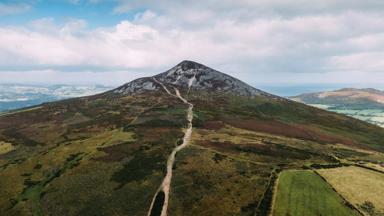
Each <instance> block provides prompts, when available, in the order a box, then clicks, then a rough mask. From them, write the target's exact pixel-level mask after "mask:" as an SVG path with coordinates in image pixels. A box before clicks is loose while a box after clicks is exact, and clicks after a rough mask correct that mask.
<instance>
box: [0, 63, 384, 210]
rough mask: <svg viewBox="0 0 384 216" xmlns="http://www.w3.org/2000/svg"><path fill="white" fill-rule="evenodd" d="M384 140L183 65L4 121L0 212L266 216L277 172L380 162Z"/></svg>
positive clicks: (379, 133) (383, 134) (332, 116)
mask: <svg viewBox="0 0 384 216" xmlns="http://www.w3.org/2000/svg"><path fill="white" fill-rule="evenodd" d="M383 140H384V129H383V128H380V127H377V126H374V125H371V124H369V123H366V122H363V121H360V120H357V119H354V118H350V117H347V116H344V115H339V114H336V113H333V112H328V111H325V110H321V109H318V108H315V107H311V106H307V105H304V104H301V103H298V102H294V101H291V100H288V99H284V98H280V97H278V96H275V95H271V94H268V93H266V92H263V91H261V90H258V89H255V88H253V87H251V86H249V85H247V84H246V83H244V82H242V81H240V80H238V79H236V78H234V77H231V76H229V75H226V74H224V73H221V72H219V71H215V70H213V69H211V68H208V67H206V66H204V65H202V64H199V63H196V62H192V61H183V62H181V63H179V64H178V65H176V66H175V67H173V68H172V69H170V70H168V71H166V72H164V73H161V74H158V75H155V76H153V77H145V78H140V79H137V80H134V81H132V82H129V83H127V84H124V85H122V86H120V87H118V88H116V89H113V90H110V91H107V92H104V93H101V94H97V95H93V96H86V97H80V98H73V99H67V100H62V101H57V102H51V103H45V104H41V105H37V106H35V107H29V108H27V109H21V110H17V111H15V112H11V113H7V114H3V115H1V116H0V215H31V214H32V215H153V216H156V215H167V213H169V215H201V216H204V215H207V216H208V215H255V214H257V215H267V214H268V213H269V212H270V210H271V209H270V208H272V207H271V202H272V195H271V193H272V192H271V191H272V190H273V185H274V182H275V180H276V178H277V174H278V173H279V172H280V171H282V170H290V169H294V170H297V169H303V168H306V169H309V168H311V169H312V168H315V167H322V166H325V167H326V166H330V167H332V166H341V165H342V164H346V163H350V164H352V163H357V162H362V161H370V162H372V163H373V162H375V163H379V162H380V161H383V157H384V156H382V153H383V151H384V145H383V142H382V141H383ZM340 205H344V204H340Z"/></svg>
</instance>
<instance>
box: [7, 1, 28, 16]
mask: <svg viewBox="0 0 384 216" xmlns="http://www.w3.org/2000/svg"><path fill="white" fill-rule="evenodd" d="M30 9H31V6H30V5H28V4H23V3H16V4H14V3H12V4H11V3H1V2H0V16H5V15H11V14H18V13H23V12H26V11H28V10H30Z"/></svg>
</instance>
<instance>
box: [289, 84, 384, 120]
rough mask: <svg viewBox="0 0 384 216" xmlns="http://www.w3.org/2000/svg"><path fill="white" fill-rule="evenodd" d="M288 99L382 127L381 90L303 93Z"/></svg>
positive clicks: (383, 118) (383, 112)
mask: <svg viewBox="0 0 384 216" xmlns="http://www.w3.org/2000/svg"><path fill="white" fill-rule="evenodd" d="M290 99H292V100H295V101H298V102H302V103H305V104H309V105H312V106H316V107H318V108H324V109H327V110H330V111H334V112H338V113H342V114H346V115H349V116H352V117H354V118H358V119H360V120H364V121H367V122H370V123H372V124H376V125H379V126H382V127H384V91H381V90H377V89H373V88H364V89H356V88H343V89H339V90H335V91H324V92H315V93H305V94H301V95H297V96H293V97H290Z"/></svg>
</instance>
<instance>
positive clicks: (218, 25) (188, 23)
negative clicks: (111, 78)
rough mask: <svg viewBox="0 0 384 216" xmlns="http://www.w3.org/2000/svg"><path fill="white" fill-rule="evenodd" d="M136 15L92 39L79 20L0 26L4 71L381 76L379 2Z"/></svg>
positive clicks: (186, 7) (185, 8)
mask: <svg viewBox="0 0 384 216" xmlns="http://www.w3.org/2000/svg"><path fill="white" fill-rule="evenodd" d="M137 7H144V8H148V9H147V10H146V11H143V12H141V13H137V14H136V15H135V16H134V18H133V19H132V20H123V21H121V22H119V23H118V24H116V25H115V26H111V27H107V28H97V29H91V30H89V29H88V27H87V23H86V22H85V21H84V20H78V19H73V20H69V21H68V22H67V23H65V24H62V25H58V24H57V23H55V21H54V19H53V18H43V19H40V20H35V21H31V22H30V25H29V26H28V27H23V28H22V27H17V28H16V27H0V70H1V69H3V70H9V68H20V67H22V68H28V67H30V68H34V69H36V70H45V69H46V68H51V69H52V70H54V71H59V70H62V69H63V68H64V69H67V68H68V67H69V68H71V70H72V71H73V70H75V69H76V68H82V69H85V70H86V71H89V70H91V69H95V68H96V69H97V70H99V71H100V70H106V71H113V70H120V71H121V70H124V71H130V72H126V73H133V74H135V71H143V70H145V71H148V73H147V74H148V75H149V74H150V73H154V72H161V71H163V70H165V69H167V68H168V67H171V66H173V65H174V64H176V63H178V62H179V61H181V60H183V59H191V60H196V61H199V62H202V63H205V64H207V65H209V66H212V67H214V68H217V69H220V70H222V71H223V72H228V73H231V74H232V75H234V76H238V77H240V78H245V79H246V80H252V78H253V79H258V80H262V81H263V82H270V81H271V82H273V81H276V80H280V78H282V79H283V80H284V79H287V80H288V81H289V80H290V81H291V82H296V81H297V80H303V81H304V80H307V81H308V80H314V81H322V82H327V79H332V78H331V77H332V76H333V77H338V78H341V77H343V76H346V75H347V76H348V79H351V78H356V79H358V81H361V82H364V81H366V82H370V81H371V79H373V80H382V79H380V77H384V76H383V75H382V74H383V72H382V68H383V66H384V62H383V61H382V60H381V59H383V57H384V54H383V53H384V33H383V29H384V14H383V13H382V11H381V10H380V8H381V9H382V8H383V7H384V2H382V1H375V0H367V1H364V2H362V1H360V0H348V1H347V0H336V1H334V0H332V1H331V0H324V1H321V2H317V3H313V2H311V1H307V0H284V1H283V0H268V1H267V0H259V1H251V0H243V1H235V2H234V1H229V0H220V1H218V0H207V1H205V2H204V3H199V4H198V3H196V2H195V1H187V0H184V1H177V2H176V1H165V0H159V1H155V2H153V1H145V0H144V1H143V0H142V1H123V0H122V1H120V4H119V5H118V6H117V7H116V8H115V12H117V13H124V12H126V11H128V10H132V9H135V8H137ZM74 68H75V69H74ZM64 69H63V70H64ZM63 73H64V72H63ZM67 73H69V72H67ZM78 73H81V72H78ZM122 73H123V72H122ZM321 74H323V75H324V76H321ZM361 74H365V76H362V75H361ZM0 76H1V74H0ZM129 77H131V74H129ZM277 77H279V78H277ZM364 77H365V78H364ZM119 78H120V77H119ZM100 80H101V81H102V79H100ZM337 80H338V79H336V81H337ZM280 81H282V80H280ZM332 81H335V80H332ZM341 81H343V80H340V82H341ZM383 82H384V81H383Z"/></svg>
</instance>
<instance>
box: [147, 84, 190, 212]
mask: <svg viewBox="0 0 384 216" xmlns="http://www.w3.org/2000/svg"><path fill="white" fill-rule="evenodd" d="M153 80H154V81H155V82H156V83H158V84H160V85H161V86H162V87H163V89H164V90H165V91H166V92H167V93H168V94H169V95H171V96H174V97H177V98H179V99H180V100H181V101H183V103H185V104H187V105H188V113H187V120H188V127H187V129H186V130H185V134H184V137H183V143H182V144H181V145H178V146H176V147H175V148H174V149H173V151H172V152H171V154H170V155H169V157H168V160H167V173H166V175H165V177H164V179H163V182H162V183H161V185H160V187H159V189H158V190H157V192H156V194H155V196H154V197H153V199H152V203H151V206H150V208H149V211H148V214H147V215H148V216H151V214H152V208H153V205H154V203H155V200H156V197H157V195H158V194H159V192H163V193H164V202H163V207H162V210H161V214H160V216H167V210H168V202H169V190H170V187H171V180H172V168H173V165H174V163H175V156H176V153H177V152H178V151H180V150H182V149H183V148H185V147H186V146H187V145H188V144H189V141H190V140H191V135H192V120H193V104H191V103H189V102H188V101H187V100H186V99H185V98H183V97H182V96H181V94H180V91H179V90H178V89H177V88H174V90H175V92H176V94H172V93H171V92H170V91H169V90H168V89H167V87H166V86H165V85H164V84H163V83H161V82H159V81H158V80H156V79H155V78H153Z"/></svg>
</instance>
